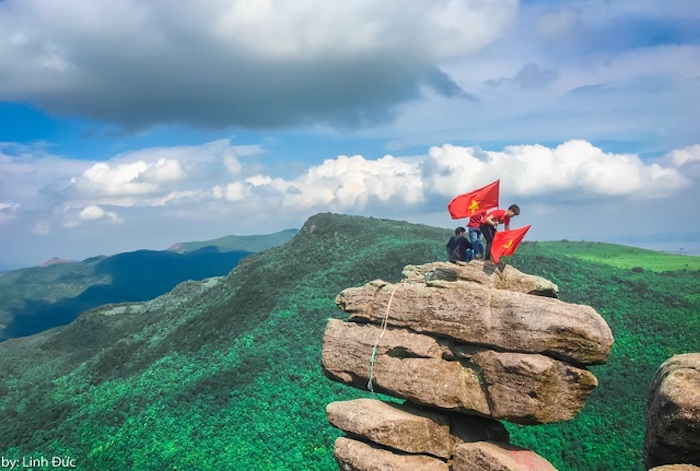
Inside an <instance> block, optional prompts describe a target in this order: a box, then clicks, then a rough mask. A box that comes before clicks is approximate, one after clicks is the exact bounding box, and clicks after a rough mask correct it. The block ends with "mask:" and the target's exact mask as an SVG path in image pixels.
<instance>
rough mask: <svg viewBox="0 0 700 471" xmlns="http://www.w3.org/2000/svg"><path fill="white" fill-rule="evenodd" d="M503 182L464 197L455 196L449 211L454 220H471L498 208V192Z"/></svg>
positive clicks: (448, 208)
mask: <svg viewBox="0 0 700 471" xmlns="http://www.w3.org/2000/svg"><path fill="white" fill-rule="evenodd" d="M500 182H501V180H496V181H495V182H493V183H490V184H488V185H486V186H485V187H483V188H479V189H478V190H474V191H472V192H469V193H465V194H463V195H459V196H455V197H454V199H453V200H452V201H450V204H448V205H447V210H448V211H449V212H450V216H452V219H461V218H470V217H472V216H477V215H479V214H483V213H485V212H486V211H488V210H489V209H493V208H498V190H499V185H500Z"/></svg>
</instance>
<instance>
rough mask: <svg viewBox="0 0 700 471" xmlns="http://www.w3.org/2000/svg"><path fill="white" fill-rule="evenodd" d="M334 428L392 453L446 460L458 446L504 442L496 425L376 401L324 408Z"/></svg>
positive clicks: (505, 434) (504, 436)
mask: <svg viewBox="0 0 700 471" xmlns="http://www.w3.org/2000/svg"><path fill="white" fill-rule="evenodd" d="M326 416H327V418H328V421H329V422H330V423H331V424H332V425H333V426H335V427H337V428H339V429H341V430H343V431H344V432H347V433H348V434H351V435H353V436H357V437H360V438H361V439H363V440H369V441H371V442H373V443H376V444H379V445H382V446H384V447H388V448H391V449H394V450H398V451H403V452H407V453H415V454H428V455H433V456H437V457H440V458H445V459H449V458H451V457H452V456H453V455H454V450H455V448H456V447H457V446H458V445H461V444H462V443H465V442H473V441H481V440H491V441H501V442H505V443H507V442H508V432H507V430H506V429H505V427H504V426H503V424H501V423H500V422H497V421H495V420H489V419H484V418H481V417H473V416H459V415H450V414H445V413H441V412H439V411H437V410H434V409H433V410H431V409H427V408H424V407H419V406H416V405H413V404H410V403H404V404H398V403H388V402H382V401H379V400H377V399H355V400H352V401H342V402H332V403H330V404H328V406H327V407H326Z"/></svg>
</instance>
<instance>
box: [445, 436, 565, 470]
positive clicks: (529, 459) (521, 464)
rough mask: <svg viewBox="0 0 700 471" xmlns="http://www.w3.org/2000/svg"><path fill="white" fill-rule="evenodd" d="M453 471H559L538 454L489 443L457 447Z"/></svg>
mask: <svg viewBox="0 0 700 471" xmlns="http://www.w3.org/2000/svg"><path fill="white" fill-rule="evenodd" d="M452 469H453V471H557V469H556V468H555V467H554V466H552V464H551V463H550V462H549V461H547V460H545V459H544V458H542V457H541V456H539V455H538V454H537V453H535V452H533V451H530V450H525V449H523V448H519V447H515V446H511V445H503V444H498V443H489V442H476V443H465V444H463V445H460V446H459V447H457V451H456V452H455V457H454V463H453V467H452Z"/></svg>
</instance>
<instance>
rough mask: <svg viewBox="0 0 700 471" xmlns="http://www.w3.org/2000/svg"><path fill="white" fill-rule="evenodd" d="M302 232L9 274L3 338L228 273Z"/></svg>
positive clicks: (0, 281) (1, 298)
mask: <svg viewBox="0 0 700 471" xmlns="http://www.w3.org/2000/svg"><path fill="white" fill-rule="evenodd" d="M297 232H298V231H296V230H294V229H289V230H286V231H280V232H277V233H274V234H265V235H257V236H226V237H221V238H219V239H214V240H207V241H196V242H182V243H178V244H175V245H173V246H172V247H171V248H170V249H169V250H136V251H133V252H125V253H120V254H116V255H112V256H109V257H108V256H97V257H91V258H88V259H85V260H83V261H81V262H62V263H54V264H50V265H48V266H38V267H31V268H22V269H20V270H14V271H10V272H7V273H4V274H3V276H2V277H0V341H3V340H6V339H8V338H14V337H23V336H26V335H30V334H34V333H38V332H41V331H44V330H47V329H50V328H53V327H57V326H60V325H65V324H68V323H69V322H71V321H72V320H73V319H75V318H76V317H77V316H78V315H79V314H80V313H81V312H83V311H86V310H88V309H91V308H94V307H97V306H101V305H103V304H108V303H118V302H125V301H146V300H148V299H153V298H154V297H156V296H160V295H161V294H164V293H167V292H168V291H170V290H172V289H173V288H174V287H175V286H176V285H177V284H178V283H182V282H183V281H187V280H201V279H203V278H208V277H212V276H220V275H225V274H227V273H229V272H230V271H231V269H233V267H235V266H236V264H238V262H239V260H241V259H242V258H243V257H246V256H248V255H250V254H251V253H253V252H259V251H261V250H266V249H268V248H271V247H275V246H278V245H282V244H283V243H285V242H287V241H288V240H290V239H291V238H292V237H293V236H294V234H296V233H297Z"/></svg>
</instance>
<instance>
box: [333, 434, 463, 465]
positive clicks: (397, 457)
mask: <svg viewBox="0 0 700 471" xmlns="http://www.w3.org/2000/svg"><path fill="white" fill-rule="evenodd" d="M334 456H335V460H336V461H337V462H338V465H339V467H340V469H341V470H342V471H450V467H449V465H448V464H447V463H446V462H445V461H443V460H441V459H438V458H435V457H433V456H428V455H414V454H407V453H401V452H392V451H389V450H387V449H385V448H382V447H380V446H377V445H375V444H372V443H366V442H363V441H360V440H354V439H352V438H347V437H338V438H337V439H336V440H335V450H334Z"/></svg>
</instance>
